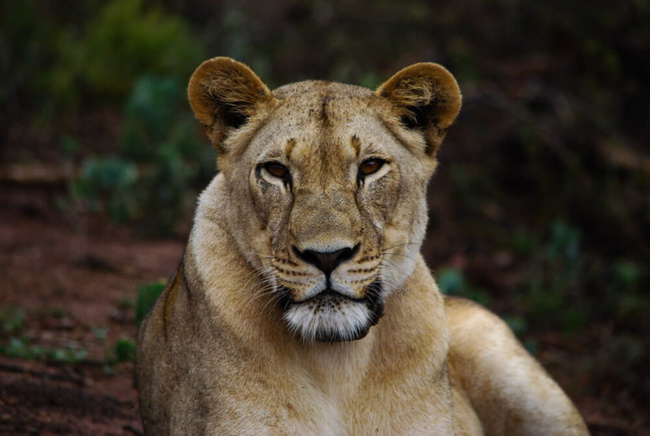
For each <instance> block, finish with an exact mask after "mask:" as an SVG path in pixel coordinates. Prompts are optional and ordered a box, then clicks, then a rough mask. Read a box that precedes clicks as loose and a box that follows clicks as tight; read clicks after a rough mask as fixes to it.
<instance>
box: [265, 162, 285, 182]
mask: <svg viewBox="0 0 650 436" xmlns="http://www.w3.org/2000/svg"><path fill="white" fill-rule="evenodd" d="M264 169H265V170H266V171H268V172H269V174H271V175H272V176H273V177H277V178H279V179H284V178H285V177H287V176H288V175H289V170H288V169H287V167H285V166H284V165H282V164H279V163H277V162H268V163H266V164H264Z"/></svg>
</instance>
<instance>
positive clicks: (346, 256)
mask: <svg viewBox="0 0 650 436" xmlns="http://www.w3.org/2000/svg"><path fill="white" fill-rule="evenodd" d="M358 251H359V244H357V245H355V246H354V247H353V248H349V247H345V248H342V249H340V250H336V251H328V252H323V251H314V250H305V251H300V250H298V249H297V248H296V247H293V252H294V253H295V254H296V256H298V258H300V259H302V260H304V261H305V262H307V263H311V264H312V265H314V266H315V267H316V268H318V269H319V270H321V271H323V272H324V273H325V275H326V276H329V275H330V274H331V273H332V271H334V270H335V269H336V267H337V266H339V265H340V264H342V263H343V262H345V261H346V260H350V259H352V258H353V257H354V255H355V254H357V252H358Z"/></svg>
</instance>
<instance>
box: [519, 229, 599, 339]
mask: <svg viewBox="0 0 650 436" xmlns="http://www.w3.org/2000/svg"><path fill="white" fill-rule="evenodd" d="M580 240H581V234H580V231H579V230H578V229H576V228H574V227H571V226H569V225H568V224H566V223H565V222H563V221H559V220H558V221H556V222H555V223H554V224H553V226H552V227H551V231H550V235H549V238H548V240H547V242H546V244H545V245H543V246H541V248H535V249H534V251H533V252H532V253H531V255H532V260H531V269H530V283H529V287H528V289H527V290H525V291H524V292H523V293H522V300H523V302H524V304H525V306H526V308H527V311H528V313H529V315H530V317H531V319H532V320H533V321H535V322H538V323H544V325H547V326H551V327H552V326H559V327H561V328H562V329H564V330H565V331H568V332H571V331H575V330H576V329H577V328H579V327H581V326H582V325H584V323H585V322H586V320H587V313H586V309H587V308H586V307H584V306H581V305H580V304H579V301H578V299H579V296H580V295H582V294H581V292H580V289H579V286H580V279H581V277H582V271H583V269H582V263H581V258H580ZM530 246H531V247H536V246H537V244H535V243H533V244H531V245H530Z"/></svg>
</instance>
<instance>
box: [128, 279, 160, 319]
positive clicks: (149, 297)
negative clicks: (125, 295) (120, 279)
mask: <svg viewBox="0 0 650 436" xmlns="http://www.w3.org/2000/svg"><path fill="white" fill-rule="evenodd" d="M165 286H167V280H164V279H161V280H158V281H157V282H153V283H147V284H144V285H140V286H138V290H137V296H136V301H135V321H136V323H137V324H138V325H140V323H141V322H142V320H143V319H144V318H145V317H146V316H147V313H149V310H150V309H151V308H152V307H153V305H154V304H155V303H156V300H157V299H158V296H159V295H160V294H161V293H162V291H164V290H165Z"/></svg>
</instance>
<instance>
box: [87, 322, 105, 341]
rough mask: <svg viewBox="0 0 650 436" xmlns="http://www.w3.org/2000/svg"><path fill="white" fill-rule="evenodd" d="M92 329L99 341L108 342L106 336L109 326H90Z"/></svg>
mask: <svg viewBox="0 0 650 436" xmlns="http://www.w3.org/2000/svg"><path fill="white" fill-rule="evenodd" d="M90 331H91V332H92V333H93V335H94V336H95V338H97V340H98V341H100V342H106V337H107V336H108V327H97V326H90Z"/></svg>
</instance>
